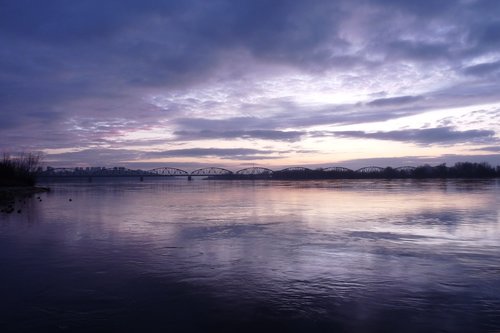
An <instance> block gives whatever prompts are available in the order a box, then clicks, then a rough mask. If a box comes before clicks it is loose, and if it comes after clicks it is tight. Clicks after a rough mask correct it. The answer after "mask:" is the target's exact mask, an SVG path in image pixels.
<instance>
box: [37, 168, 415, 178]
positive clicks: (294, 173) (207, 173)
mask: <svg viewBox="0 0 500 333" xmlns="http://www.w3.org/2000/svg"><path fill="white" fill-rule="evenodd" d="M388 170H389V171H390V172H393V173H398V174H400V175H402V176H404V175H409V174H411V173H412V172H413V171H414V170H415V167H412V166H402V167H398V168H382V167H378V166H368V167H363V168H360V169H357V170H353V169H349V168H345V167H338V166H333V167H327V168H319V169H309V168H305V167H289V168H285V169H282V170H276V171H273V170H271V169H268V168H264V167H249V168H244V169H241V170H238V171H235V172H233V171H231V170H229V169H225V168H220V167H207V168H201V169H196V170H194V171H191V172H188V171H186V170H182V169H179V168H173V167H161V168H155V169H151V170H131V169H126V168H109V169H108V168H97V169H91V170H82V169H71V168H51V169H50V171H49V170H47V171H43V172H41V173H40V176H56V177H57V176H61V177H64V176H68V177H71V176H72V177H100V176H101V177H126V176H139V177H141V178H142V177H155V176H163V177H188V178H189V179H190V178H191V177H196V176H201V177H210V178H212V177H214V178H215V177H216V178H231V179H233V178H234V179H248V178H260V179H265V178H287V177H298V178H301V177H309V176H317V177H320V176H328V177H334V176H339V177H342V176H358V177H362V176H371V175H373V176H376V175H382V174H384V173H385V172H388Z"/></svg>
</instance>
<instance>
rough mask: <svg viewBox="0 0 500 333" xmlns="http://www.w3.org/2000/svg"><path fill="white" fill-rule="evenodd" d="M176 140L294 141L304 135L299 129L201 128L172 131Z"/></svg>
mask: <svg viewBox="0 0 500 333" xmlns="http://www.w3.org/2000/svg"><path fill="white" fill-rule="evenodd" d="M174 134H175V135H176V137H177V139H178V140H205V139H262V140H275V141H296V140H299V139H300V138H301V136H303V135H305V132H299V131H274V130H251V131H241V130H237V131H224V132H217V131H210V130H203V131H198V132H193V131H191V132H190V131H178V132H174Z"/></svg>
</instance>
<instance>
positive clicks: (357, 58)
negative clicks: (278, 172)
mask: <svg viewBox="0 0 500 333" xmlns="http://www.w3.org/2000/svg"><path fill="white" fill-rule="evenodd" d="M499 143H500V1H498V0H457V1H452V0H439V1H436V0H419V1H414V0H404V1H403V0H327V1H322V0H308V1H299V0H296V1H291V0H289V1H282V0H272V1H269V0H248V1H243V0H210V1H209V0H198V1H197V0H179V1H176V0H171V1H154V0H141V1H133V0H106V1H104V0H86V1H67V0H50V1H38V0H0V151H2V152H8V153H12V154H16V153H18V152H41V153H42V154H43V160H44V163H45V164H46V165H51V166H55V167H75V166H126V167H130V168H143V169H147V168H153V167H162V166H165V167H168V166H169V167H182V168H185V169H188V170H190V169H194V168H197V167H200V166H203V167H205V166H221V167H228V168H234V169H238V168H243V167H248V166H265V167H271V168H278V167H282V166H283V167H285V166H299V165H300V166H318V167H319V166H346V167H362V166H367V165H378V166H382V167H385V166H393V167H397V166H401V165H421V164H424V163H429V164H440V163H448V164H454V163H455V162H457V161H472V162H482V161H485V162H489V163H491V164H493V165H500V144H499Z"/></svg>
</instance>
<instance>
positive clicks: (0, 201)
mask: <svg viewBox="0 0 500 333" xmlns="http://www.w3.org/2000/svg"><path fill="white" fill-rule="evenodd" d="M49 191H50V188H48V187H43V186H2V187H0V207H1V208H2V210H3V209H4V208H7V207H9V206H11V205H13V204H14V202H15V200H16V199H18V198H25V197H29V196H32V195H35V194H37V193H44V192H49Z"/></svg>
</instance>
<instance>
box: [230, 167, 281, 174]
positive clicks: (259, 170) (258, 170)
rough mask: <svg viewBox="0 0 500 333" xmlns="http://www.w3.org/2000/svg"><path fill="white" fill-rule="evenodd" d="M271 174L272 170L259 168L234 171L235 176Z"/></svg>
mask: <svg viewBox="0 0 500 333" xmlns="http://www.w3.org/2000/svg"><path fill="white" fill-rule="evenodd" d="M272 173H273V170H271V169H268V168H261V167H251V168H245V169H241V170H238V171H236V174H237V175H250V176H254V175H271V174H272Z"/></svg>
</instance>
